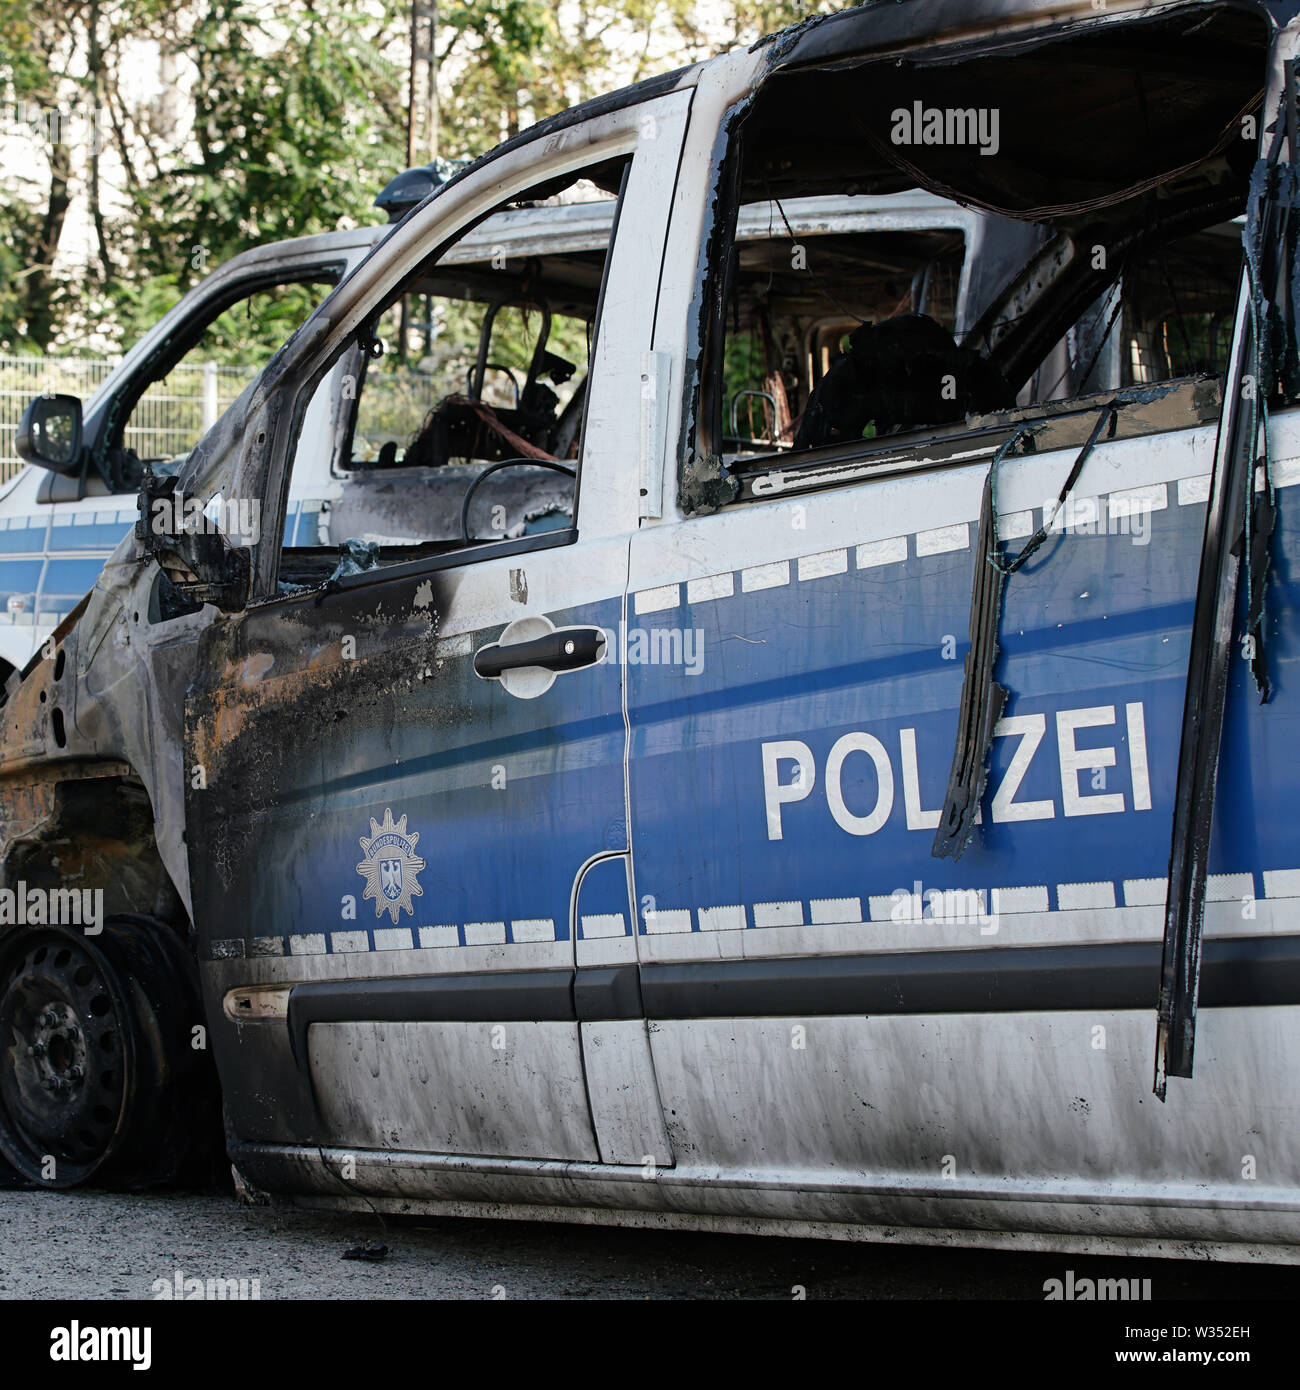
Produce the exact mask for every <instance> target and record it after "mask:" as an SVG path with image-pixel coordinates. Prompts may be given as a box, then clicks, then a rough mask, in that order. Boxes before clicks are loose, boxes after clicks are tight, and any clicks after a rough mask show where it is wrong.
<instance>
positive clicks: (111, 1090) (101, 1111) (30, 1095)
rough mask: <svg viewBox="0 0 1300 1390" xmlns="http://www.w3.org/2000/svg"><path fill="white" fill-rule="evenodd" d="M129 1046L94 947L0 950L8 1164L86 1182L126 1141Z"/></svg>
mask: <svg viewBox="0 0 1300 1390" xmlns="http://www.w3.org/2000/svg"><path fill="white" fill-rule="evenodd" d="M130 1047H131V1024H130V1018H129V1015H128V1012H127V1008H126V1001H125V1000H124V999H123V998H122V993H121V989H120V986H119V983H118V979H117V976H116V974H115V972H114V971H113V969H112V967H111V966H110V965H109V964H108V962H107V960H106V959H105V957H104V956H103V954H102V953H101V952H100V951H99V950H98V949H97V948H96V947H95V946H93V945H92V944H91V943H90V942H89V941H87V940H86V939H85V938H84V937H81V936H78V935H76V934H74V933H71V932H63V931H60V930H57V929H47V930H44V931H34V932H31V933H23V934H22V935H21V936H20V937H19V938H18V939H17V940H14V941H11V942H10V943H8V948H7V949H6V950H4V951H3V952H0V1053H2V1054H3V1056H2V1057H0V1062H2V1063H3V1064H2V1065H0V1149H3V1151H4V1154H5V1157H6V1158H8V1159H9V1161H10V1162H11V1163H13V1164H14V1166H15V1167H17V1168H18V1169H19V1171H20V1172H22V1173H24V1174H25V1175H26V1176H27V1177H29V1178H32V1179H33V1180H35V1181H39V1182H42V1183H44V1184H46V1185H48V1186H58V1187H63V1186H71V1185H72V1184H74V1183H78V1182H82V1181H84V1180H85V1179H86V1178H87V1177H88V1176H89V1175H90V1174H91V1173H93V1172H94V1171H95V1169H97V1168H98V1167H99V1166H100V1165H101V1164H103V1163H104V1162H105V1161H106V1160H107V1159H108V1158H109V1157H111V1155H112V1153H113V1151H114V1149H115V1147H116V1145H117V1142H118V1139H119V1137H120V1133H121V1127H122V1121H123V1116H124V1114H125V1110H126V1102H127V1085H128V1079H129V1076H130V1072H131V1065H130V1064H131V1057H130ZM51 1158H52V1159H53V1160H54V1167H53V1171H51V1169H50V1163H49V1160H50V1159H51Z"/></svg>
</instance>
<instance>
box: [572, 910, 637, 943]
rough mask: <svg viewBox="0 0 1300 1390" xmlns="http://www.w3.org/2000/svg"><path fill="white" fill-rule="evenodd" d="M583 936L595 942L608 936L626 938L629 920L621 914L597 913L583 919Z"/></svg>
mask: <svg viewBox="0 0 1300 1390" xmlns="http://www.w3.org/2000/svg"><path fill="white" fill-rule="evenodd" d="M582 935H583V936H584V937H585V938H586V939H587V940H588V941H593V940H597V939H599V938H601V937H606V936H626V935H627V919H626V918H625V917H624V916H623V914H622V913H621V912H596V913H593V914H592V915H591V916H590V917H584V918H583V919H582Z"/></svg>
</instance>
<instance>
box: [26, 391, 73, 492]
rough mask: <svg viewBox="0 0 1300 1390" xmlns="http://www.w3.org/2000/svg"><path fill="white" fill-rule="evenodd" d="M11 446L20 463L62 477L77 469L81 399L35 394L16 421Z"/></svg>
mask: <svg viewBox="0 0 1300 1390" xmlns="http://www.w3.org/2000/svg"><path fill="white" fill-rule="evenodd" d="M14 448H15V449H16V450H17V452H18V457H19V458H20V459H22V460H23V462H24V463H34V464H36V465H38V466H39V467H41V468H48V469H49V470H50V471H51V472H52V473H62V474H64V475H65V476H67V475H72V474H76V473H80V472H81V462H82V460H81V402H80V401H79V400H78V399H77V397H76V396H64V395H57V394H53V393H52V394H50V395H45V396H37V397H36V399H35V400H34V401H32V402H31V403H30V404H29V405H28V407H27V409H26V410H24V411H23V418H22V420H21V421H19V424H18V433H17V434H16V436H15V437H14Z"/></svg>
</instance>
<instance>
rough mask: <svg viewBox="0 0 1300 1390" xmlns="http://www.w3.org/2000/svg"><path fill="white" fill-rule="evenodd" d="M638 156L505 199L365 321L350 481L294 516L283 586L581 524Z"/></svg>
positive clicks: (349, 444)
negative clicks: (606, 309) (613, 278)
mask: <svg viewBox="0 0 1300 1390" xmlns="http://www.w3.org/2000/svg"><path fill="white" fill-rule="evenodd" d="M629 167H630V159H628V158H622V159H619V160H616V161H611V162H610V163H609V164H608V165H606V166H602V169H601V170H600V171H599V177H598V178H597V180H596V181H595V182H592V181H591V180H589V179H586V178H575V179H570V180H568V181H567V182H566V183H565V186H564V187H563V188H561V187H558V186H551V187H546V188H539V189H535V190H532V191H531V192H530V193H527V194H524V195H522V196H517V197H515V198H512V199H510V200H509V201H507V202H504V203H502V204H501V205H500V206H499V207H498V208H497V209H496V210H495V211H494V212H493V213H491V214H489V215H488V216H487V217H486V218H484V219H481V220H480V221H479V222H478V223H477V224H476V225H475V226H474V227H473V228H471V229H470V230H468V231H466V232H465V233H462V234H461V235H460V236H459V237H458V238H457V239H456V240H455V241H454V242H453V243H452V244H451V245H450V246H446V247H444V248H442V249H441V250H440V252H438V253H435V255H434V256H433V257H431V258H430V260H429V261H428V262H426V263H425V264H424V265H423V266H421V267H420V268H419V270H417V271H416V273H415V274H414V275H412V276H411V277H409V278H408V280H407V281H406V282H405V283H404V284H403V285H402V286H401V287H400V289H398V290H396V291H395V292H394V293H393V294H392V295H391V296H390V297H389V298H388V300H387V302H386V303H384V304H383V306H382V307H381V308H380V309H379V310H378V312H377V313H375V314H374V315H372V316H371V318H370V320H369V322H368V323H367V324H365V325H363V326H362V327H361V328H360V329H359V330H358V332H357V334H356V335H355V337H354V339H353V341H352V343H351V344H350V345H348V347H346V348H345V352H347V353H348V354H349V361H350V362H351V363H352V364H354V365H355V374H354V376H353V380H354V381H355V399H353V400H349V401H345V402H344V403H343V408H344V411H345V415H346V418H345V422H344V424H343V427H342V429H341V431H340V434H341V439H342V447H341V449H340V451H339V454H340V457H339V459H337V460H336V466H335V468H334V469H333V472H334V475H335V476H336V477H339V478H340V479H342V480H345V481H346V486H344V487H343V489H342V492H341V495H340V496H338V497H337V498H336V499H334V500H333V501H332V502H330V503H329V504H328V505H326V506H323V507H322V508H321V509H320V511H319V512H313V513H312V514H311V516H310V518H307V519H306V520H304V518H303V517H300V518H299V519H298V522H297V525H296V530H293V532H292V534H290V531H289V530H288V529H287V530H286V536H287V541H288V543H287V544H286V548H285V549H284V551H283V553H282V558H281V580H282V584H289V585H292V586H304V585H311V584H317V583H322V582H324V581H326V580H327V579H329V578H331V577H334V578H337V577H338V566H347V567H351V568H350V569H349V571H348V572H356V570H357V569H358V568H360V569H370V568H374V567H376V566H380V565H386V564H394V563H399V562H406V561H412V560H419V559H423V558H427V557H432V556H439V555H444V554H447V553H448V552H452V551H456V550H460V549H464V548H466V547H468V546H472V545H482V544H485V543H487V542H493V541H504V540H518V539H522V538H524V537H534V536H535V537H541V536H544V535H546V534H548V533H551V532H561V531H567V530H570V529H571V528H572V526H573V523H574V517H575V515H576V508H575V502H576V489H577V478H578V474H579V471H580V458H581V453H582V431H583V421H584V415H585V409H586V402H587V381H588V374H589V371H590V365H591V362H592V353H593V350H594V345H595V329H596V321H597V318H598V313H599V306H600V297H601V291H602V287H603V284H604V277H605V271H606V265H607V261H608V255H609V250H610V247H611V245H612V239H613V232H614V227H615V223H616V219H617V206H618V197H617V196H611V192H610V190H611V189H612V190H613V192H614V193H615V194H616V195H620V196H621V189H622V186H623V176H624V174H625V171H626V170H627V169H628V168H629ZM575 185H577V187H575ZM597 195H598V196H597Z"/></svg>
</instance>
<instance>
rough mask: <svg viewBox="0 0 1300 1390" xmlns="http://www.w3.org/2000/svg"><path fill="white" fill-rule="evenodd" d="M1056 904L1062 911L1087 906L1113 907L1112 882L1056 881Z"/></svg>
mask: <svg viewBox="0 0 1300 1390" xmlns="http://www.w3.org/2000/svg"><path fill="white" fill-rule="evenodd" d="M1056 906H1057V907H1058V908H1059V909H1060V911H1062V912H1074V911H1078V910H1079V909H1081V908H1088V907H1114V906H1115V885H1114V884H1113V883H1058V884H1057V885H1056Z"/></svg>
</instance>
